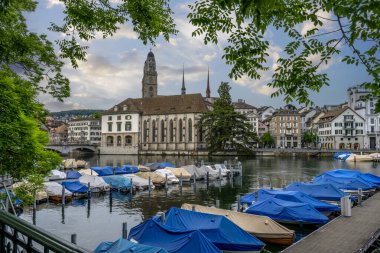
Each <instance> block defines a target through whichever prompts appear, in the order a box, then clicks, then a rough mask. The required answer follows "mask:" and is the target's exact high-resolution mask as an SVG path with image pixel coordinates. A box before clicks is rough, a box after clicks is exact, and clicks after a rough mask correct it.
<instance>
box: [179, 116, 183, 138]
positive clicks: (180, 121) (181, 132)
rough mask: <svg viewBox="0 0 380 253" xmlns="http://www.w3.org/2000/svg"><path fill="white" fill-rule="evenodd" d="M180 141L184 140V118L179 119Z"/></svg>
mask: <svg viewBox="0 0 380 253" xmlns="http://www.w3.org/2000/svg"><path fill="white" fill-rule="evenodd" d="M178 127H179V141H180V142H182V141H183V136H182V135H183V130H182V119H180V120H179V126H178Z"/></svg>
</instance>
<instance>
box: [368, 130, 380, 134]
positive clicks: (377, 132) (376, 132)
mask: <svg viewBox="0 0 380 253" xmlns="http://www.w3.org/2000/svg"><path fill="white" fill-rule="evenodd" d="M378 134H380V131H367V135H378Z"/></svg>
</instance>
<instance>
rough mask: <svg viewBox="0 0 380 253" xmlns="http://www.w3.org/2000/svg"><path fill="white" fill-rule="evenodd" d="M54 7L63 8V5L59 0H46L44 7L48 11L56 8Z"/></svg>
mask: <svg viewBox="0 0 380 253" xmlns="http://www.w3.org/2000/svg"><path fill="white" fill-rule="evenodd" d="M56 5H61V6H63V3H62V2H61V1H59V0H48V1H47V6H46V7H47V8H48V9H49V8H52V7H54V6H56Z"/></svg>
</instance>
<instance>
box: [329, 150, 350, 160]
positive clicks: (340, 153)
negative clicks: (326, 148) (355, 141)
mask: <svg viewBox="0 0 380 253" xmlns="http://www.w3.org/2000/svg"><path fill="white" fill-rule="evenodd" d="M351 154H352V153H351V152H338V153H335V154H334V155H333V158H334V159H335V160H338V156H340V155H346V156H350V155H351Z"/></svg>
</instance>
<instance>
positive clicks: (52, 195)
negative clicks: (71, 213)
mask: <svg viewBox="0 0 380 253" xmlns="http://www.w3.org/2000/svg"><path fill="white" fill-rule="evenodd" d="M44 188H45V191H46V193H47V195H48V197H49V199H51V200H61V199H62V188H63V186H62V185H61V184H58V183H57V182H45V183H44ZM63 189H64V194H65V198H66V200H69V199H71V198H72V196H73V194H72V192H70V191H69V190H67V189H65V188H63Z"/></svg>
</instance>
